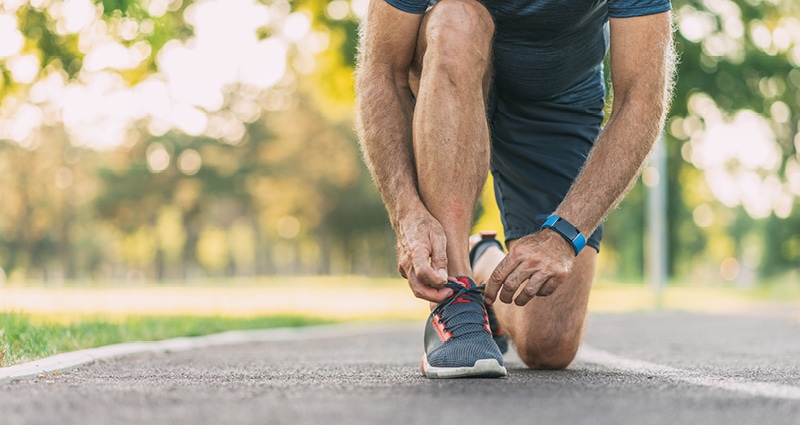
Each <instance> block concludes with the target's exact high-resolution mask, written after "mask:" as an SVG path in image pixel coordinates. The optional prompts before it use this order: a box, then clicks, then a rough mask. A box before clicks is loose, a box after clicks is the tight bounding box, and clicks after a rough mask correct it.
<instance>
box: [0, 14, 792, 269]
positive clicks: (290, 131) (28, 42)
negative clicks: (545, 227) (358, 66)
mask: <svg viewBox="0 0 800 425" xmlns="http://www.w3.org/2000/svg"><path fill="white" fill-rule="evenodd" d="M66 3H67V2H65V1H64V0H37V1H21V0H20V1H0V19H3V18H2V16H6V15H7V16H12V17H13V18H14V20H15V22H16V28H17V30H18V32H19V34H21V35H22V44H21V45H19V46H18V48H16V49H14V48H12V47H13V46H12V44H13V43H12V42H13V37H11V38H8V37H6V39H4V40H0V74H1V75H2V79H0V102H2V103H0V112H2V115H0V169H2V170H3V173H2V174H0V187H2V191H0V282H2V279H3V277H4V276H6V277H7V278H9V279H13V280H24V279H45V280H61V279H97V280H103V279H111V278H113V279H128V280H139V279H145V278H147V279H170V280H172V279H190V278H194V277H200V276H206V275H212V276H242V275H245V276H251V275H260V274H292V273H294V274H301V273H369V274H392V273H394V270H395V259H394V237H393V232H392V231H391V228H390V227H389V224H388V220H387V219H386V215H385V211H384V209H383V207H382V205H381V202H380V199H379V197H378V195H377V192H376V190H375V189H374V186H373V184H372V182H371V181H370V178H369V175H368V173H367V172H366V170H365V168H364V167H363V165H362V163H361V161H360V157H359V152H358V150H357V144H356V141H355V135H354V133H353V130H352V127H353V126H352V109H353V84H352V82H353V79H352V73H353V68H354V63H355V55H356V45H357V41H358V39H357V28H358V22H359V14H362V13H363V9H364V7H365V5H366V1H364V0H352V1H348V0H335V1H328V0H297V1H293V2H291V3H288V2H286V1H284V0H264V1H261V2H255V3H253V4H258V5H261V6H263V8H262V9H258V10H259V11H260V12H259V13H262V12H263V14H264V17H263V19H262V22H261V23H260V24H259V25H260V26H258V27H257V28H255V29H254V31H255V33H254V34H255V37H254V38H257V40H258V41H259V42H262V41H270V40H277V44H272V45H269V46H270V48H273V50H270V51H271V52H274V51H276V50H274V48H275V46H279V49H278V50H277V51H279V52H283V53H281V54H282V55H284V56H285V60H286V68H285V71H283V75H282V76H278V77H280V78H276V79H275V80H274V81H271V82H269V83H268V84H267V83H264V84H263V85H261V86H257V85H256V86H254V85H253V84H254V83H252V82H248V81H247V79H246V78H242V79H240V80H236V81H234V82H231V81H232V80H231V81H229V80H226V82H225V84H224V85H223V86H222V88H221V93H217V96H220V95H221V98H220V100H218V101H215V102H216V103H214V102H212V103H211V104H209V103H202V102H198V103H195V104H189V106H187V107H185V108H184V110H188V111H189V113H190V114H194V115H191V116H192V117H194V118H193V119H194V121H192V122H190V124H191V123H194V122H202V123H207V124H204V128H205V130H199V131H196V130H193V129H192V125H188V127H187V126H185V125H184V126H182V125H181V124H180V123H178V124H174V123H173V124H169V125H167V124H165V122H166V121H165V120H167V119H168V118H169V119H171V118H170V117H171V115H170V114H172V113H174V110H175V109H173V112H170V111H168V110H164V111H161V110H160V109H158V108H157V107H154V108H153V111H155V112H153V111H150V112H147V113H145V112H137V113H131V119H130V122H129V123H126V124H125V125H124V126H122V130H121V131H116V130H115V129H118V128H117V127H114V126H113V125H112V124H113V122H111V120H108V121H109V122H104V121H106V118H104V117H100V118H97V119H96V121H97V122H100V124H98V123H97V122H94V123H92V122H84V121H80V120H77V119H76V118H75V117H74V115H75V111H74V110H69V109H68V107H71V108H73V109H74V106H69V105H72V104H69V103H65V102H66V100H65V101H64V102H62V101H60V100H58V101H56V100H42V99H43V98H44V97H43V95H42V94H41V93H42V91H44V92H46V93H49V92H50V91H53V90H56V89H58V90H67V89H73V88H76V87H83V88H86V90H87V91H88V92H90V93H94V94H96V97H90V98H89V99H90V102H89V103H86V105H87V108H89V109H91V108H95V109H98V111H99V112H98V113H100V112H104V111H105V110H106V109H109V110H111V109H113V107H114V103H113V102H112V100H111V99H112V94H114V93H116V92H114V91H113V90H110V89H108V88H107V87H116V88H117V89H118V90H120V91H124V90H128V92H126V93H129V92H130V93H133V92H135V90H137V89H139V88H141V89H142V90H144V88H145V87H146V88H147V89H148V90H153V87H161V86H158V85H159V84H161V85H162V86H164V87H168V88H169V89H170V90H171V91H169V96H166V97H165V100H164V102H167V103H168V102H173V106H174V104H177V103H178V101H177V100H175V99H177V97H179V96H178V95H176V94H175V90H176V89H175V88H174V87H172V86H170V84H172V83H173V81H172V80H170V78H172V77H171V76H170V74H169V71H170V70H169V69H166V68H168V67H167V66H166V65H165V64H167V63H168V60H167V59H166V57H167V53H169V52H173V53H174V52H175V51H176V46H177V47H180V48H185V49H186V50H189V49H192V48H194V47H195V46H196V45H197V44H200V43H201V42H200V41H198V40H200V39H199V38H198V37H199V35H200V34H199V32H200V31H201V30H200V29H199V26H198V24H197V20H198V17H197V15H198V13H199V12H198V9H197V8H196V7H194V6H196V5H200V4H210V3H212V2H211V1H201V0H196V1H194V2H192V1H181V0H102V1H99V0H98V1H94V2H92V0H70V4H71V6H70V7H77V6H76V5H81V4H82V5H83V6H84V9H83V10H85V11H86V10H88V12H85V15H86V16H89V17H90V18H91V20H90V21H87V22H88V23H84V24H83V26H82V27H81V26H80V25H78V24H76V23H75V22H76V21H74V20H73V21H70V20H69V19H67V18H66V12H65V10H66V9H65V8H66V7H67V6H66ZM251 3H252V2H251V1H250V0H237V1H236V2H231V3H229V5H237V7H239V6H241V5H243V4H251ZM87 5H88V6H87ZM86 7H88V9H86ZM231 7H233V6H231ZM673 7H674V11H675V16H676V28H677V30H676V42H677V49H678V52H679V55H680V66H679V74H678V78H677V80H676V86H675V96H674V102H673V108H672V112H671V114H670V119H669V122H668V124H667V128H666V132H665V135H666V144H667V151H668V166H669V170H668V176H667V178H666V181H667V182H668V194H669V195H668V197H669V211H668V218H669V223H668V227H669V237H670V240H669V250H670V273H671V275H672V276H673V277H674V278H676V279H679V280H685V281H690V282H701V283H705V282H714V281H718V280H721V279H727V280H735V281H737V282H739V283H741V284H750V283H752V282H754V281H755V280H756V279H758V278H772V279H777V278H781V277H782V276H787V275H790V274H793V276H794V279H795V280H797V279H798V278H797V273H798V270H799V269H800V213H799V212H798V208H797V206H798V205H797V198H798V197H800V189H798V188H799V187H800V165H798V161H800V157H798V146H799V145H800V138H798V136H797V133H798V128H797V125H798V122H800V71H798V63H799V62H800V21H798V19H797V18H796V16H800V5H799V4H798V3H797V2H796V1H795V0H771V1H761V0H674V2H673ZM253 10H255V9H253ZM3 14H4V15H3ZM220 19H221V20H222V19H225V17H223V16H220ZM6 21H7V20H6ZM1 23H2V22H0V24H1ZM306 24H307V26H308V27H307V28H306V27H305V25H306ZM0 27H2V25H0ZM76 28H77V29H76ZM298 28H299V29H298ZM0 31H2V28H0ZM2 34H5V33H2ZM2 34H0V36H2ZM9 34H10V33H9ZM13 35H14V34H11V36H13ZM8 40H11V41H8ZM4 42H5V43H7V46H11V47H8V48H5V47H3V46H2V43H4ZM108 46H111V47H113V48H114V49H116V50H113V49H112V50H109V51H113V52H127V53H125V54H126V55H127V56H124V55H123V56H122V58H123V59H120V60H123V62H124V60H127V61H128V62H130V63H127V62H124V63H123V62H121V63H123V65H118V64H117V65H115V64H113V63H112V64H100V65H98V62H97V60H96V58H95V57H93V56H92V54H93V52H96V51H98V50H99V49H100V48H105V47H108ZM260 46H264V45H260ZM282 49H283V50H282ZM6 50H8V51H10V52H11V53H8V54H5V55H4V54H3V52H4V51H6ZM186 50H185V51H186ZM284 50H285V51H284ZM218 51H219V52H221V53H224V52H225V50H224V49H223V50H218ZM137 55H138V56H137ZM253 55H257V53H253ZM109 57H111V56H109ZM130 57H135V58H136V60H135V61H133V62H131V59H130ZM277 57H278V56H274V57H270V59H269V60H268V61H267V62H268V63H267V64H266V65H265V66H267V68H263V69H265V70H267V71H268V70H273V69H283V68H281V64H280V63H278V62H276V61H277V59H275V58H277ZM281 57H283V56H281ZM20 58H22V59H24V60H22V59H20ZM125 58H128V59H125ZM254 59H259V58H258V57H255V58H254ZM260 59H261V60H267V59H265V58H263V57H262V58H260ZM182 60H183V61H184V62H185V61H187V60H189V59H187V57H185V56H184V57H183V59H182ZM219 60H220V61H231V60H233V59H231V58H230V57H227V56H226V57H225V58H220V59H219ZM93 61H94V62H93ZM31 63H33V64H34V65H35V68H36V70H35V71H31V70H30V64H31ZM26 64H27V67H26V66H23V65H26ZM199 66H203V65H199ZM192 78H198V79H199V78H200V77H195V76H192V75H191V74H185V75H182V76H181V79H182V80H187V79H192ZM179 82H180V81H179ZM194 83H195V84H197V87H198V88H200V87H202V86H203V85H204V84H205V82H203V81H201V80H198V81H194ZM206 85H207V84H206ZM53 87H55V88H53ZM93 90H94V91H93ZM103 90H106V91H103ZM115 90H116V89H115ZM98 93H99V94H98ZM190 94H191V93H190ZM126 96H127V95H126ZM170 96H171V97H172V98H173V99H171V98H170ZM45 97H46V96H45ZM65 98H66V97H65ZM121 99H123V100H122V101H120V102H122V104H123V105H125V104H126V103H125V102H128V103H129V104H130V105H131V109H132V110H133V109H135V108H136V107H138V106H136V104H135V102H134V101H132V100H130V99H132V97H130V96H128V97H121ZM98 104H99V106H98ZM209 105H212V106H209ZM156 106H158V105H156ZM184 106H185V105H184ZM123 109H124V108H123ZM746 110H749V111H753V112H754V113H755V114H758V115H757V116H758V117H761V118H759V119H762V120H763V122H764V123H766V124H764V126H765V128H766V129H767V130H764V131H765V132H768V133H769V134H767V136H765V138H766V140H767V143H768V144H767V145H765V146H767V148H769V147H770V146H773V145H774V146H775V147H776V148H775V151H776V152H778V156H779V160H778V161H774V163H775V164H773V165H770V166H758V167H753V166H752V164H749V163H748V161H747V160H746V159H747V158H746V156H747V155H746V154H740V156H739V157H735V155H734V156H731V158H728V159H726V161H725V162H724V164H723V165H722V170H723V171H724V172H726V173H728V175H730V176H733V177H734V180H733V181H735V182H736V180H735V178H738V177H737V176H747V178H751V177H752V176H756V177H757V179H756V180H757V182H758V183H759V184H760V185H761V186H759V185H758V184H756V185H755V186H752V187H748V188H745V189H740V191H739V192H737V193H738V195H737V196H738V197H730V196H729V197H727V198H726V197H725V194H724V193H721V192H719V188H718V187H716V186H715V184H716V183H715V182H716V180H714V179H713V178H711V177H709V176H712V177H713V176H714V175H717V174H718V173H717V172H718V171H719V170H717V169H711V168H709V165H708V164H709V161H708V159H703V158H702V157H700V156H699V153H698V152H703V151H711V152H713V149H708V148H707V146H708V145H706V143H709V142H708V140H716V139H714V137H717V139H718V138H719V135H718V134H719V131H718V130H717V129H718V128H720V126H723V127H724V125H733V124H735V123H736V122H738V121H736V120H737V119H739V118H740V117H745V118H747V117H748V116H747V115H741V114H740V112H741V111H746ZM166 115H169V116H166ZM25 117H29V118H30V117H33V119H29V121H31V122H35V123H36V124H37V125H36V126H35V127H31V128H27V127H25V125H24V124H21V123H24V122H26V121H25V119H24V118H25ZM758 122H761V121H758ZM90 124H91V125H98V128H99V130H96V131H94V132H93V133H92V132H89V133H86V134H89V135H90V136H91V137H93V138H94V139H93V140H100V141H101V142H103V141H108V140H111V139H112V138H113V137H112V136H114V137H116V136H115V135H117V136H119V137H121V139H120V141H119V142H117V143H111V144H109V143H107V144H104V145H102V146H104V147H103V148H96V147H93V145H91V144H90V143H87V142H85V141H84V140H83V138H84V136H85V134H84V132H85V130H86V129H87V128H90V127H91V125H90ZM115 131H116V132H115ZM715 134H716V135H717V136H714V135H715ZM724 134H736V133H735V131H734V132H733V133H730V132H729V133H724ZM712 136H713V137H712ZM742 137H745V136H742ZM732 142H733V141H732ZM739 145H742V146H745V147H747V146H748V143H747V141H746V140H745V141H743V142H740V143H739ZM109 146H110V147H109ZM722 146H724V144H723V145H722ZM737 146H738V145H737ZM752 146H756V147H758V146H761V145H755V144H753V145H752ZM754 149H755V148H754ZM758 149H760V148H758ZM756 153H758V150H756ZM731 155H732V154H731ZM743 155H744V156H743ZM743 157H744V160H742V158H743ZM726 158H727V157H726ZM748 167H749V168H748ZM715 173H717V174H715ZM751 180H752V179H751ZM776 187H777V189H775V188H776ZM754 188H755V189H754ZM759 188H760V189H759ZM753 190H754V191H756V192H762V191H763V192H769V193H773V192H774V196H772V198H768V199H766V198H765V199H766V200H764V199H761V201H760V202H761V204H764V203H767V204H769V205H767V206H766V207H764V206H763V205H760V204H758V203H757V202H755V201H752V198H753V197H752V196H750V194H749V193H748V192H747V191H753ZM646 198H647V188H646V187H644V185H643V184H641V183H638V184H637V185H636V186H635V187H634V189H633V190H632V192H631V193H630V194H629V195H628V197H627V198H626V199H625V201H624V202H623V204H622V205H621V206H620V208H619V209H618V210H616V211H614V212H613V213H612V215H611V217H610V219H609V220H608V221H607V223H606V232H605V239H604V242H603V247H602V252H603V254H602V255H601V271H600V273H601V274H602V275H604V276H606V277H613V278H616V279H621V280H634V281H640V280H641V279H642V276H643V262H644V253H643V250H644V246H645V245H644V243H643V237H644V236H643V232H642V229H643V228H644V226H645V224H646V223H645V221H646V214H645V210H644V205H645V202H646ZM481 202H482V204H481V206H480V208H479V211H480V212H481V213H480V215H479V217H477V218H476V221H477V222H476V228H480V229H486V228H487V227H495V228H496V227H497V226H498V225H499V220H498V212H497V209H496V207H495V206H493V205H492V202H493V197H492V196H491V193H490V192H489V191H487V193H486V194H485V195H484V196H483V197H482V201H481ZM787 204H788V206H787Z"/></svg>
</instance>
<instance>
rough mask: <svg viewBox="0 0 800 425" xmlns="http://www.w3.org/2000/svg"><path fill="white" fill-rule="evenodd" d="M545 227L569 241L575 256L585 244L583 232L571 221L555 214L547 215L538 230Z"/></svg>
mask: <svg viewBox="0 0 800 425" xmlns="http://www.w3.org/2000/svg"><path fill="white" fill-rule="evenodd" d="M545 229H549V230H552V231H553V232H555V233H557V234H558V235H559V236H561V238H563V239H564V240H565V241H566V242H567V243H569V245H570V246H571V247H572V250H573V251H574V253H575V255H576V256H577V255H578V254H580V252H581V250H583V248H584V247H585V246H586V237H585V236H584V235H583V233H581V231H580V230H578V228H577V227H575V226H573V225H572V223H570V222H569V221H567V220H566V219H564V218H562V217H560V216H558V215H556V214H553V215H551V216H550V217H547V220H545V222H544V224H542V227H541V228H540V230H545Z"/></svg>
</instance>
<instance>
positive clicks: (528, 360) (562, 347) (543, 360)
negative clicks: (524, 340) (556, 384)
mask: <svg viewBox="0 0 800 425" xmlns="http://www.w3.org/2000/svg"><path fill="white" fill-rule="evenodd" d="M579 346H580V341H564V342H561V343H559V344H550V345H544V346H542V345H537V346H528V347H525V346H523V347H517V354H519V357H520V359H521V360H522V362H523V363H525V365H526V366H528V367H529V368H531V369H539V370H561V369H566V368H567V366H569V364H570V363H572V361H573V360H574V359H575V355H576V354H577V353H578V347H579Z"/></svg>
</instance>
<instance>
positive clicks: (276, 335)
mask: <svg viewBox="0 0 800 425" xmlns="http://www.w3.org/2000/svg"><path fill="white" fill-rule="evenodd" d="M413 329H414V327H412V326H410V325H402V324H397V323H386V322H378V323H344V324H333V325H315V326H306V327H294V328H273V329H260V330H244V331H227V332H221V333H216V334H212V335H205V336H197V337H179V338H170V339H165V340H161V341H147V342H123V343H120V344H113V345H107V346H104V347H97V348H87V349H84V350H78V351H73V352H69V353H60V354H56V355H54V356H50V357H45V358H43V359H39V360H34V361H31V362H28V363H22V364H18V365H14V366H9V367H5V368H0V385H5V384H9V383H11V382H14V381H20V380H24V379H29V378H34V377H40V376H42V375H45V376H46V375H48V374H60V373H62V372H66V371H69V370H71V369H75V368H78V367H81V366H84V365H88V364H91V363H94V362H97V361H101V360H111V359H115V358H119V357H124V356H130V355H134V354H142V353H168V352H177V351H187V350H196V349H199V348H207V347H218V346H225V345H233V344H247V343H254V342H273V341H275V342H277V341H298V340H311V339H331V338H333V339H335V338H342V337H349V336H356V335H368V334H374V333H382V332H389V331H400V330H406V331H408V330H413Z"/></svg>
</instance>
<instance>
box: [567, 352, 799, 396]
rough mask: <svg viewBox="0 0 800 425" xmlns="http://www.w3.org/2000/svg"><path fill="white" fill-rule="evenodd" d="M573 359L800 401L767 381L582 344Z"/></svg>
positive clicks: (785, 387) (795, 392) (790, 390)
mask: <svg viewBox="0 0 800 425" xmlns="http://www.w3.org/2000/svg"><path fill="white" fill-rule="evenodd" d="M576 360H580V361H583V362H586V363H593V364H598V365H602V366H605V367H608V368H611V369H616V370H619V371H623V372H629V373H636V374H643V375H651V376H656V377H658V378H661V379H664V380H669V381H680V382H685V383H688V384H692V385H698V386H701V387H709V388H716V389H720V390H727V391H733V392H738V393H742V394H747V395H751V396H755V397H767V398H781V399H789V400H800V387H794V386H791V385H783V384H775V383H770V382H759V381H749V380H745V379H737V378H729V377H724V376H718V375H712V374H708V373H703V372H698V371H691V370H684V369H678V368H674V367H670V366H665V365H661V364H657V363H650V362H647V361H644V360H637V359H630V358H627V357H622V356H618V355H616V354H612V353H609V352H607V351H603V350H598V349H596V348H593V347H589V346H586V345H583V346H582V347H581V348H580V350H579V351H578V355H577V357H576Z"/></svg>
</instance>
